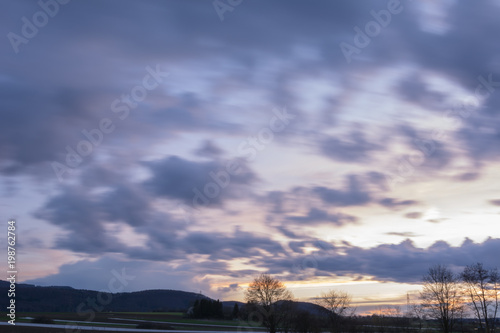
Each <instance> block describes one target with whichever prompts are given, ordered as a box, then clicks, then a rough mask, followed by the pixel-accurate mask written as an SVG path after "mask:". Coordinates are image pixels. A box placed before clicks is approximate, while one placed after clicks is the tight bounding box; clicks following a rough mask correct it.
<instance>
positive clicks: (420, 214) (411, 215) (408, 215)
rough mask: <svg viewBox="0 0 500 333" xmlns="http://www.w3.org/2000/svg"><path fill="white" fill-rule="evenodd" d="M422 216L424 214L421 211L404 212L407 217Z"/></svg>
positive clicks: (415, 217)
mask: <svg viewBox="0 0 500 333" xmlns="http://www.w3.org/2000/svg"><path fill="white" fill-rule="evenodd" d="M422 216H424V213H422V212H409V213H406V214H405V217H406V218H409V219H419V218H421V217H422Z"/></svg>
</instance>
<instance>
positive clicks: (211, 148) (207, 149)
mask: <svg viewBox="0 0 500 333" xmlns="http://www.w3.org/2000/svg"><path fill="white" fill-rule="evenodd" d="M223 152H224V151H223V150H222V149H221V148H219V147H217V145H216V144H215V143H214V142H212V141H211V140H205V141H203V144H202V146H201V147H199V148H198V149H196V150H195V154H197V155H199V156H203V157H209V158H215V157H218V156H220V155H222V154H223Z"/></svg>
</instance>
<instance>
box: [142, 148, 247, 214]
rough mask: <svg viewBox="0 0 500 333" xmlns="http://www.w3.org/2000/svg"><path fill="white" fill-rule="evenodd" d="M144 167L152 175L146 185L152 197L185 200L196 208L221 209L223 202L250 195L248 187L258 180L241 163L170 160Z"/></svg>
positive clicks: (242, 162)
mask: <svg viewBox="0 0 500 333" xmlns="http://www.w3.org/2000/svg"><path fill="white" fill-rule="evenodd" d="M145 165H146V166H148V167H149V168H150V169H151V171H152V173H153V176H152V177H151V178H150V179H149V180H147V181H146V182H145V186H146V187H147V188H148V189H149V190H150V191H151V192H152V193H153V194H155V195H158V196H164V197H167V198H171V199H179V200H182V201H183V202H185V203H186V204H187V205H189V206H193V207H194V208H198V207H200V206H213V205H220V204H222V203H223V201H224V200H227V199H230V198H238V197H240V198H241V197H242V196H244V195H246V194H247V192H248V185H250V184H252V183H253V182H255V181H256V180H257V176H256V174H255V173H254V172H253V171H252V170H251V169H250V168H248V167H247V165H246V163H245V161H244V160H240V159H235V160H231V161H227V162H216V161H212V162H194V161H189V160H186V159H183V158H181V157H177V156H170V157H166V158H164V159H162V160H160V161H155V162H147V163H145ZM235 171H236V172H235ZM243 189H247V190H246V191H245V190H243Z"/></svg>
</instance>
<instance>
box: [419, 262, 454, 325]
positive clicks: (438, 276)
mask: <svg viewBox="0 0 500 333" xmlns="http://www.w3.org/2000/svg"><path fill="white" fill-rule="evenodd" d="M459 291H460V288H459V280H458V278H457V276H456V275H455V274H454V273H453V272H452V271H451V270H450V269H449V268H448V267H446V266H444V265H435V266H433V267H431V268H429V272H428V273H427V275H425V276H424V277H423V290H422V292H421V293H420V295H421V298H422V300H423V303H422V305H423V306H424V308H425V309H426V310H427V311H428V313H429V316H430V317H431V318H434V319H436V320H438V321H439V323H440V326H441V329H442V331H443V332H444V333H450V332H452V331H453V326H454V325H455V323H456V321H457V318H459V317H460V314H461V312H462V303H461V300H460V292H459Z"/></svg>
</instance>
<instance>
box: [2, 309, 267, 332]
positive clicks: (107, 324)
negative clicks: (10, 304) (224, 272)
mask: <svg viewBox="0 0 500 333" xmlns="http://www.w3.org/2000/svg"><path fill="white" fill-rule="evenodd" d="M33 318H38V319H40V318H43V320H42V321H43V322H44V323H49V322H50V323H51V324H52V325H51V327H48V326H44V327H26V326H20V324H22V323H32V321H33ZM7 319H8V317H7V316H6V314H5V313H2V314H1V320H0V321H3V322H6V321H7ZM16 324H18V325H16V327H13V326H11V325H8V326H4V325H2V326H0V327H1V328H0V331H1V332H35V333H37V332H57V333H59V332H65V333H70V332H78V330H81V331H82V332H84V331H87V330H88V331H92V332H109V331H110V330H111V329H112V330H113V332H131V331H132V330H133V331H135V332H137V330H136V329H140V331H143V332H155V331H156V332H161V331H166V330H168V331H181V332H188V331H217V332H222V331H257V332H258V331H263V329H262V328H261V327H255V326H251V325H248V323H246V322H240V321H229V320H194V319H189V318H184V317H183V314H182V313H177V312H173V313H172V312H170V313H168V312H166V313H160V312H152V313H138V312H115V313H111V312H106V313H96V314H95V317H94V318H92V320H91V321H90V317H89V315H86V316H81V315H78V314H76V313H57V312H52V313H51V312H38V313H19V314H17V318H16ZM54 325H56V326H54ZM75 325H77V326H78V329H74V326H75ZM58 326H60V328H59V327H58Z"/></svg>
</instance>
